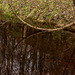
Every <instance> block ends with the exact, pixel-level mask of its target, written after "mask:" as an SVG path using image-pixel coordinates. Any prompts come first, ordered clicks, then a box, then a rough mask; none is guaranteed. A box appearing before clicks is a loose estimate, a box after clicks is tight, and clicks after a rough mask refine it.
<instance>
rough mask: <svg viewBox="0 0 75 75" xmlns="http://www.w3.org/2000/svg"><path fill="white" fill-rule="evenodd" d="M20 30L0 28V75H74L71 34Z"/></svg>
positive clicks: (74, 52)
mask: <svg viewBox="0 0 75 75" xmlns="http://www.w3.org/2000/svg"><path fill="white" fill-rule="evenodd" d="M22 28H23V27H22V26H19V25H16V26H14V25H9V26H8V25H5V26H3V27H0V75H75V33H71V32H68V31H63V30H62V31H55V32H50V33H48V32H45V33H40V31H37V30H33V29H31V28H27V32H26V36H27V37H28V38H27V39H25V38H23V37H22ZM36 33H37V34H36Z"/></svg>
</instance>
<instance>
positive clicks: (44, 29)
mask: <svg viewBox="0 0 75 75" xmlns="http://www.w3.org/2000/svg"><path fill="white" fill-rule="evenodd" d="M8 5H9V6H10V8H11V10H12V12H13V14H14V15H15V16H16V17H17V18H18V19H19V20H20V21H21V22H23V23H24V24H26V25H27V26H29V27H31V28H34V29H37V30H43V31H47V32H51V31H57V30H62V29H64V28H66V27H70V26H72V25H74V24H75V21H74V22H72V23H70V24H67V25H65V26H64V25H63V26H62V27H60V28H55V29H47V28H40V27H36V26H33V25H31V24H29V23H27V22H25V21H24V20H23V19H22V18H21V17H20V16H18V15H17V14H16V12H15V11H14V10H13V8H12V6H11V5H10V4H8Z"/></svg>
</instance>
